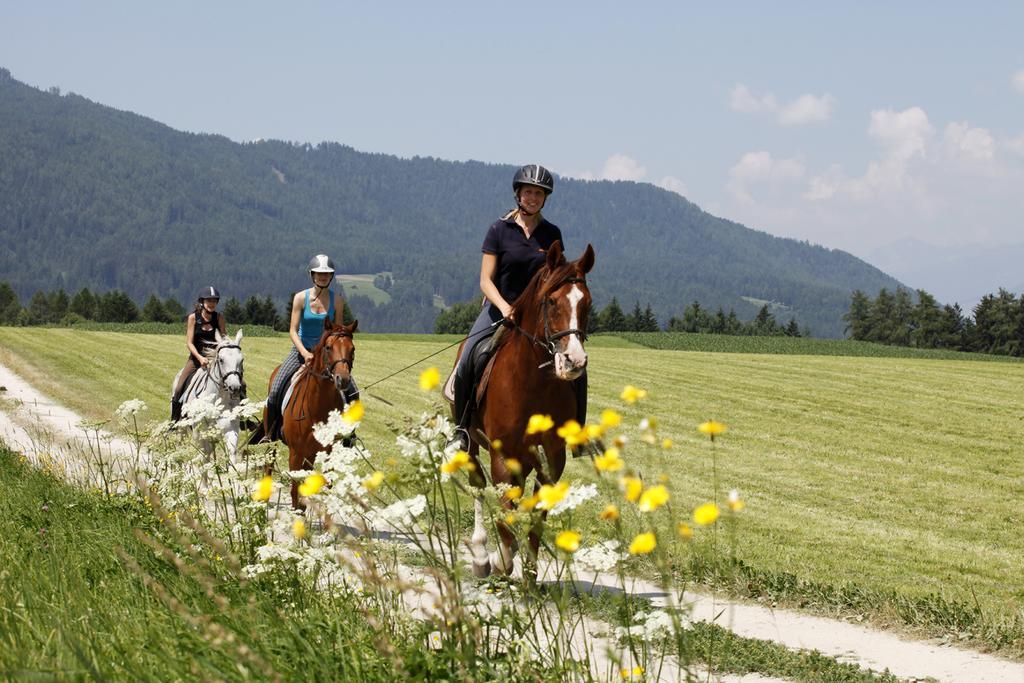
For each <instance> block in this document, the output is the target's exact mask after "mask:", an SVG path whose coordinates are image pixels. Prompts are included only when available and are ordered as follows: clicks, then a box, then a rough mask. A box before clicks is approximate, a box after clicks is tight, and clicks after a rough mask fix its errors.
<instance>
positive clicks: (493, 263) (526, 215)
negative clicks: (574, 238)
mask: <svg viewBox="0 0 1024 683" xmlns="http://www.w3.org/2000/svg"><path fill="white" fill-rule="evenodd" d="M554 189H555V179H554V178H553V177H552V175H551V173H550V172H549V171H548V170H547V169H546V168H544V167H543V166H539V165H537V164H531V165H529V166H523V167H522V168H520V169H519V170H518V171H516V174H515V176H514V177H513V178H512V191H513V192H514V193H515V198H516V208H515V209H512V210H511V211H509V212H508V213H507V214H505V215H504V216H502V217H501V218H500V219H498V220H497V221H495V222H494V223H493V224H492V225H491V227H490V228H488V230H487V236H486V237H484V244H483V258H482V260H481V262H480V289H481V290H482V291H483V293H484V306H483V309H482V310H481V311H480V315H479V316H477V319H476V322H474V323H473V328H472V330H471V331H470V333H469V338H468V341H467V342H466V344H465V346H464V347H463V349H462V355H461V356H459V362H458V365H457V366H456V371H455V387H454V388H455V423H456V427H457V432H456V435H457V439H458V442H459V447H460V448H462V449H463V450H466V448H468V447H469V433H468V431H467V429H468V427H469V423H470V414H469V413H470V402H471V398H472V395H473V385H474V377H473V374H474V373H473V369H472V368H471V367H470V366H471V365H472V364H471V363H470V362H469V359H470V358H472V357H473V349H474V348H475V347H476V345H477V344H479V343H480V342H481V341H483V340H484V339H487V338H488V337H490V336H491V335H492V334H493V333H494V323H496V322H498V321H499V320H502V319H506V320H510V321H511V320H512V304H513V303H515V300H516V299H517V298H518V297H519V295H520V294H522V293H523V290H524V289H526V286H527V285H528V284H529V283H530V279H531V278H532V277H533V274H534V273H536V272H537V271H538V270H539V269H540V267H541V266H543V265H544V262H545V261H546V260H547V250H548V249H549V248H550V247H551V245H552V244H554V243H555V242H556V241H559V242H562V249H563V251H564V250H565V242H564V241H563V240H562V231H561V230H559V229H558V227H557V226H556V225H554V224H552V223H549V222H548V221H547V220H546V219H545V218H544V217H543V216H542V215H541V213H540V212H541V209H543V208H544V204H545V203H546V202H547V198H548V195H550V194H551V193H552V192H553V191H554ZM586 377H587V376H586V373H584V374H583V375H582V376H581V377H580V378H579V379H577V380H576V381H575V382H574V387H575V389H576V401H577V419H578V420H579V422H580V424H583V423H584V422H585V421H586V412H587V408H586V401H587V398H586V397H587V385H586V381H587V380H586Z"/></svg>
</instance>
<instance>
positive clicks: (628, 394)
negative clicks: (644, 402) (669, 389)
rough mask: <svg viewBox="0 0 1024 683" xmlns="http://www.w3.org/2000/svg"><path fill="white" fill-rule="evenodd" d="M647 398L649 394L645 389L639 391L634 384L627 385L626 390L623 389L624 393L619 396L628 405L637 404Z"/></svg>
mask: <svg viewBox="0 0 1024 683" xmlns="http://www.w3.org/2000/svg"><path fill="white" fill-rule="evenodd" d="M646 396H647V392H646V391H645V390H644V389H637V388H636V387H634V386H633V385H632V384H627V385H626V388H625V389H623V390H622V393H621V394H620V395H619V398H621V399H622V400H623V401H625V402H626V403H636V402H637V401H639V400H640V399H642V398H644V397H646Z"/></svg>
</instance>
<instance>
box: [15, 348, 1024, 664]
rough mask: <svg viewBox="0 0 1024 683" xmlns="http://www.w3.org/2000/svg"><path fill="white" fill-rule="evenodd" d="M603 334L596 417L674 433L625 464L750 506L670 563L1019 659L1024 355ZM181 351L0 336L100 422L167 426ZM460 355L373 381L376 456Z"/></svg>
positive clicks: (676, 488)
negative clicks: (728, 346)
mask: <svg viewBox="0 0 1024 683" xmlns="http://www.w3.org/2000/svg"><path fill="white" fill-rule="evenodd" d="M598 339H601V338H600V337H598V338H595V340H594V342H595V343H593V344H591V345H589V347H588V348H589V349H590V351H591V356H592V360H591V363H592V365H591V373H590V377H591V388H590V394H591V406H592V410H591V412H592V413H598V412H599V411H600V409H601V408H603V407H608V406H620V404H621V402H620V401H619V399H618V394H619V392H620V391H621V388H622V386H623V385H624V384H626V383H631V384H634V385H637V386H640V387H644V388H646V389H647V390H648V391H649V397H648V398H647V399H646V400H645V401H644V402H641V403H639V404H636V405H635V406H631V407H629V408H627V409H626V410H624V411H623V415H624V417H625V420H626V422H627V423H630V424H631V425H633V427H632V428H633V433H634V435H636V436H639V431H638V430H637V429H636V427H635V425H636V424H637V423H638V422H639V421H640V419H641V418H642V417H647V416H657V418H658V419H659V421H660V422H659V427H658V436H659V438H661V437H669V438H671V439H672V440H673V441H674V445H673V447H672V448H671V449H669V450H663V449H660V448H653V447H652V448H647V449H646V450H641V451H638V452H637V455H638V456H640V457H636V456H632V455H631V456H630V462H631V463H632V464H634V466H637V467H639V469H641V470H642V472H643V473H644V474H645V475H646V476H648V477H650V478H653V477H656V476H657V475H658V474H661V473H667V474H670V475H671V480H672V482H673V488H672V495H673V504H679V505H681V506H683V507H687V506H689V507H692V506H695V505H699V504H700V503H703V502H704V501H706V500H710V499H712V498H715V499H717V500H718V501H719V502H721V501H722V499H723V497H724V495H725V493H726V492H728V491H729V490H730V489H732V488H737V489H739V490H740V492H741V493H742V495H743V497H744V499H745V500H746V501H747V510H745V511H744V513H743V515H742V524H740V525H738V526H737V530H736V538H735V545H734V546H732V547H733V548H734V550H729V548H728V547H726V546H725V545H724V544H723V551H724V552H725V554H726V556H727V559H726V561H724V562H723V563H720V564H717V565H715V566H708V565H706V564H700V563H697V564H695V563H694V560H693V557H692V554H691V552H690V550H689V549H687V548H685V547H684V546H681V547H680V548H679V549H673V553H674V555H673V561H674V562H675V563H676V565H677V566H678V567H679V570H680V572H681V573H682V574H686V575H695V576H697V578H698V579H700V581H701V582H704V583H707V584H710V585H714V586H719V587H723V588H726V589H727V590H728V591H729V592H730V593H732V594H734V595H741V596H748V597H753V598H757V599H762V600H768V601H778V602H780V603H781V604H794V605H806V606H810V607H813V608H815V609H817V610H820V611H822V612H825V613H839V614H844V615H847V616H859V617H863V616H866V617H868V618H870V619H879V620H889V621H891V622H893V623H903V624H909V625H911V626H918V627H921V628H923V629H924V630H925V631H927V632H941V633H946V634H951V635H952V636H953V637H955V638H960V637H963V638H965V639H968V640H972V639H973V640H975V641H976V642H980V643H983V644H986V645H988V646H989V647H992V648H1000V649H1001V650H1002V651H1003V652H1007V653H1010V654H1018V655H1019V654H1020V653H1021V652H1022V651H1024V640H1022V636H1021V628H1022V627H1021V622H1022V616H1021V610H1022V605H1024V582H1022V579H1021V577H1020V572H1019V568H1020V566H1022V565H1024V539H1022V538H1021V535H1020V534H1019V528H1020V524H1021V522H1022V521H1024V518H1022V517H1021V514H1022V513H1021V511H1020V509H1019V507H1018V506H1017V504H1016V502H1015V501H1016V500H1017V499H1018V498H1019V486H1020V482H1021V481H1024V463H1022V461H1021V460H1020V458H1019V454H1018V451H1017V450H1016V449H1017V444H1018V442H1019V429H1020V421H1021V419H1022V418H1024V399H1022V397H1021V395H1020V392H1019V390H1018V387H1019V386H1020V383H1021V380H1024V366H1022V365H1020V364H1016V363H976V362H968V361H957V360H932V361H928V362H922V361H920V360H913V359H894V358H849V357H846V358H832V357H823V356H783V355H773V356H768V355H752V354H710V353H700V352H687V353H680V352H675V351H660V350H647V349H639V348H635V347H633V348H629V349H628V351H627V350H625V349H623V348H620V347H617V346H612V345H609V346H604V345H603V344H601V343H597V340H598ZM356 341H357V346H358V349H359V350H358V354H357V364H356V374H357V377H358V378H359V380H360V383H361V385H362V386H363V387H368V386H369V385H370V384H372V383H373V381H374V380H375V379H376V378H380V377H384V376H386V375H388V374H390V373H391V372H393V371H395V370H397V369H399V368H401V367H403V366H405V365H407V364H409V363H412V362H414V361H416V360H417V359H419V358H422V357H424V356H426V355H428V354H430V353H433V352H435V351H437V350H438V349H439V348H442V347H443V346H444V344H443V343H440V342H441V340H438V339H436V338H429V337H428V338H418V337H417V338H412V339H409V340H404V339H403V338H402V337H400V336H392V335H389V336H386V337H385V336H382V337H377V336H376V335H368V336H361V337H359V336H357V340H356ZM449 343H450V342H449ZM180 346H181V344H180V340H178V339H175V338H171V337H161V336H151V335H130V336H129V335H117V334H113V333H84V332H74V331H69V330H57V329H53V330H39V331H35V334H33V335H32V336H30V337H25V336H24V335H23V333H22V331H20V330H15V329H10V328H7V329H3V328H0V362H3V363H5V364H7V365H8V366H9V367H13V368H14V369H15V370H17V371H18V372H20V373H22V374H23V375H24V376H25V377H26V378H27V379H29V380H30V381H32V382H33V383H34V384H35V385H36V386H38V387H40V388H41V389H43V390H44V391H46V392H48V393H50V394H51V395H52V396H54V397H57V398H58V400H61V401H62V402H64V403H66V404H68V405H69V406H71V407H72V408H75V409H76V410H78V411H79V412H81V413H83V414H85V415H89V416H92V417H103V416H108V415H109V414H110V412H111V411H112V410H113V408H115V407H116V406H117V405H118V404H119V403H120V402H121V401H122V400H124V399H126V398H130V397H138V398H142V399H144V400H146V401H147V403H149V404H150V406H151V413H150V414H149V416H150V417H154V418H159V417H163V411H164V410H165V408H164V407H163V406H164V404H165V396H166V392H167V391H168V387H169V384H170V380H171V378H172V377H173V374H174V372H176V370H177V366H178V365H179V364H180V363H181V361H182V360H183V358H181V355H182V354H181V352H180ZM243 347H244V349H245V352H246V374H247V378H248V381H249V385H250V395H252V396H253V397H256V398H259V397H261V396H262V394H263V393H264V388H263V387H262V386H261V385H262V382H261V381H260V380H261V379H262V378H265V377H266V376H267V375H269V371H270V369H271V367H272V366H273V365H274V364H276V363H277V362H279V361H280V359H281V358H282V357H283V356H284V354H285V352H286V351H287V342H286V341H285V340H284V339H283V338H281V339H274V338H267V339H251V340H246V341H245V342H243ZM453 356H454V349H451V350H448V351H446V352H444V353H442V354H441V355H440V356H437V357H435V358H434V359H432V360H430V361H428V362H426V363H422V364H420V365H417V366H416V367H415V368H414V369H413V370H411V371H409V372H408V373H406V374H404V375H399V376H398V377H395V378H393V379H391V380H388V381H387V382H384V383H382V384H379V385H377V386H375V387H370V388H369V390H368V391H367V392H366V394H367V401H366V404H367V410H368V415H369V416H370V417H369V418H368V419H367V420H366V421H365V423H364V426H363V428H362V430H361V435H362V437H363V438H364V439H365V440H366V441H367V442H368V443H369V444H370V446H371V449H372V450H373V452H374V453H375V454H377V455H378V456H379V457H380V458H381V459H382V460H383V459H386V458H387V457H389V456H390V455H392V454H393V450H394V441H393V438H392V434H391V431H390V430H389V428H388V422H400V421H401V420H403V419H407V418H409V417H411V416H415V415H418V414H420V413H421V412H423V411H427V410H431V409H432V408H433V407H435V406H436V405H437V404H436V396H434V395H424V394H423V393H422V392H420V391H419V389H418V387H417V386H416V380H415V378H416V373H417V372H418V370H420V369H422V368H423V367H426V366H427V365H431V364H433V365H437V366H438V367H440V368H442V370H443V369H445V368H447V367H450V363H451V362H452V359H453ZM112 369H115V370H112ZM375 397H380V398H382V399H385V400H387V401H388V402H389V403H391V404H393V405H388V404H386V403H384V402H383V401H379V400H376V398H375ZM711 417H714V418H716V419H720V420H722V421H723V422H726V423H727V424H728V425H729V426H730V430H729V432H728V433H727V434H726V435H724V436H723V437H722V438H720V439H719V441H718V442H716V444H715V448H714V451H713V452H714V453H715V457H714V459H713V458H711V457H709V455H708V450H707V448H706V444H703V443H700V442H699V438H700V437H699V435H697V434H696V433H695V432H694V430H693V428H694V426H695V425H696V424H697V423H699V422H700V421H702V420H704V419H707V418H711ZM633 448H634V446H631V449H633ZM716 460H717V466H715V465H714V463H715V461H716ZM716 469H717V473H718V477H717V486H716V480H715V477H714V471H715V470H716ZM566 478H567V479H568V480H582V481H596V476H595V474H594V473H593V470H592V468H591V467H590V466H589V463H588V462H587V461H586V460H583V459H580V460H574V461H572V462H571V463H570V464H569V467H568V469H567V473H566ZM716 489H717V490H716ZM609 495H612V494H609ZM616 495H617V494H616ZM604 502H607V499H606V498H604V499H602V500H601V504H602V505H603V503H604ZM598 509H599V508H598ZM580 520H581V529H580V531H581V532H583V533H584V535H585V538H586V539H588V540H589V539H600V538H601V535H602V533H604V531H603V527H602V526H601V524H600V523H599V522H597V521H596V520H593V518H592V517H587V518H584V517H583V516H581V517H580ZM589 520H593V521H589ZM730 553H734V556H735V557H734V559H730V558H729V555H730ZM993 624H994V625H996V626H997V627H998V628H995V629H994V630H993V629H992V628H990V626H991V625H993ZM1000 624H1001V625H1002V626H999V625H1000Z"/></svg>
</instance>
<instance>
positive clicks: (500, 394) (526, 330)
mask: <svg viewBox="0 0 1024 683" xmlns="http://www.w3.org/2000/svg"><path fill="white" fill-rule="evenodd" d="M593 266H594V249H593V247H591V246H590V245H589V244H588V245H587V248H586V250H585V251H584V252H583V255H582V256H581V257H580V258H579V259H578V260H576V261H572V262H567V261H566V259H565V256H564V254H563V253H562V245H561V242H555V243H554V244H553V245H552V246H551V248H550V249H549V250H548V255H547V262H546V264H545V265H544V266H542V267H541V269H540V270H538V271H537V272H536V273H535V274H534V276H533V279H532V280H530V284H529V285H528V286H527V287H526V290H525V291H524V292H523V293H522V294H521V295H520V296H519V298H517V299H516V301H515V304H514V305H513V307H512V311H513V313H512V319H513V320H514V322H513V323H511V324H509V323H506V324H509V325H510V327H511V329H508V330H506V331H505V332H504V335H503V337H502V338H501V339H500V341H499V342H498V348H497V349H496V350H495V352H494V363H493V366H492V368H491V372H490V377H489V380H488V384H487V386H486V390H485V393H484V396H483V398H482V399H481V400H480V403H479V405H478V406H477V408H476V410H475V411H473V419H472V424H471V425H470V429H469V432H470V435H471V443H470V446H469V455H470V458H471V460H472V462H473V464H474V465H476V470H475V476H471V478H470V481H471V483H472V484H474V485H475V486H477V487H480V488H481V489H482V487H483V486H484V484H485V482H484V479H483V476H482V475H481V472H482V470H481V469H480V461H479V458H478V455H479V451H480V447H481V446H483V447H484V448H486V449H487V450H488V451H490V459H491V480H492V482H493V483H494V485H496V486H497V485H499V484H510V485H513V486H519V487H522V486H523V485H524V482H525V481H526V478H527V477H528V476H529V475H530V473H531V472H536V473H537V480H536V483H535V485H534V492H536V491H537V490H539V489H540V487H541V485H542V484H554V483H555V482H557V481H558V479H559V478H560V477H561V476H562V470H564V469H565V440H564V439H563V438H562V437H560V436H558V433H557V427H559V426H561V425H562V424H564V423H565V422H566V421H568V420H572V419H575V418H576V394H575V392H574V390H573V387H572V380H575V379H577V378H578V377H579V376H580V375H582V374H583V371H584V369H585V368H586V366H587V353H586V351H585V350H584V348H583V342H584V339H585V338H586V330H587V319H588V315H589V313H590V290H588V289H587V281H586V274H587V273H588V272H590V269H591V268H593ZM484 343H486V342H484ZM537 413H539V414H543V415H550V416H551V419H552V420H553V421H554V424H555V427H553V428H551V429H549V430H547V431H546V432H543V433H539V434H531V435H527V434H526V426H527V423H528V422H529V420H530V416H531V415H534V414H537ZM499 440H500V442H501V448H500V449H498V448H490V443H491V442H494V441H499ZM538 447H540V448H542V449H543V457H542V456H541V453H540V451H539V448H538ZM510 458H514V459H515V460H516V461H518V462H519V465H520V468H519V471H518V472H512V471H510V470H509V468H508V466H507V465H506V461H507V460H508V459H510ZM504 505H505V506H506V507H508V508H510V509H511V508H512V507H514V505H515V503H514V502H512V501H509V500H505V501H504ZM474 513H475V514H474V525H473V536H472V540H471V543H470V548H471V551H472V555H473V572H474V574H476V575H477V576H487V575H488V574H490V572H491V568H492V566H493V568H494V569H495V570H497V571H499V572H502V573H505V574H509V573H511V572H512V562H513V559H514V557H515V553H516V551H517V550H518V548H517V542H516V538H515V535H514V534H513V533H512V531H511V530H510V529H509V528H508V526H506V524H505V522H504V521H498V522H497V529H498V536H499V545H498V550H497V551H495V552H493V553H491V554H490V556H488V554H487V550H486V548H487V529H486V527H485V526H484V511H483V503H482V500H481V498H480V497H479V496H477V497H476V500H475V501H474ZM542 514H543V515H544V516H546V515H547V513H546V512H544V513H542ZM540 532H541V529H540V526H539V525H538V526H535V527H534V528H533V529H531V530H530V537H529V538H530V548H529V555H528V558H527V559H528V560H529V561H530V562H529V565H528V567H524V569H525V571H524V575H526V576H532V575H533V574H534V572H535V567H536V558H537V550H538V547H539V545H540Z"/></svg>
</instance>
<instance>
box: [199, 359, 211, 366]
mask: <svg viewBox="0 0 1024 683" xmlns="http://www.w3.org/2000/svg"><path fill="white" fill-rule="evenodd" d="M209 364H210V361H208V360H206V358H200V359H199V367H201V368H205V367H206V366H207V365H209Z"/></svg>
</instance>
